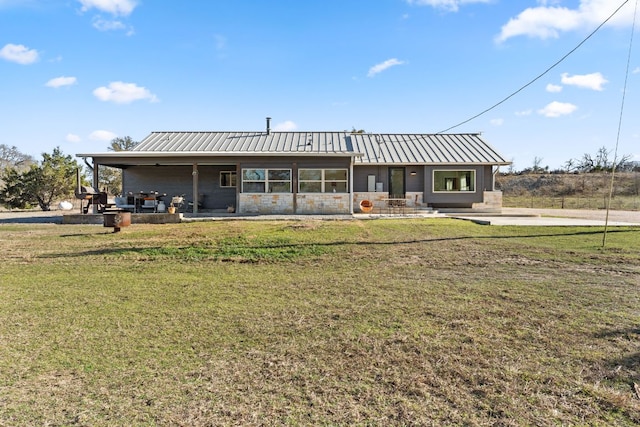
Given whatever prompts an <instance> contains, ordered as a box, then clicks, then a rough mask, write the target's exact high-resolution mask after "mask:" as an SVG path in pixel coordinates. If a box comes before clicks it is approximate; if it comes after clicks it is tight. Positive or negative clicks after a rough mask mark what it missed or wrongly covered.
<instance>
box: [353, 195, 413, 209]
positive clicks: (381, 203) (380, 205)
mask: <svg viewBox="0 0 640 427" xmlns="http://www.w3.org/2000/svg"><path fill="white" fill-rule="evenodd" d="M422 195H423V193H422V192H407V193H406V195H405V199H407V206H408V207H420V206H422ZM388 197H389V193H387V192H381V191H376V192H372V193H370V192H358V193H353V210H354V211H355V212H360V202H361V201H362V200H369V201H371V202H373V210H374V212H377V211H379V210H380V209H385V208H386V207H387V202H386V200H385V199H387V198H388Z"/></svg>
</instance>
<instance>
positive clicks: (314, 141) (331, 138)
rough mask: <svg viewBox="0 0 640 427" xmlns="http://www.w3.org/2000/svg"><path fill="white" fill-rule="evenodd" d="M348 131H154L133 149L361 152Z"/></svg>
mask: <svg viewBox="0 0 640 427" xmlns="http://www.w3.org/2000/svg"><path fill="white" fill-rule="evenodd" d="M348 136H349V134H348V133H346V132H270V133H269V134H267V133H266V132H153V133H151V134H150V135H149V136H147V137H146V138H145V139H144V140H142V141H141V142H140V143H139V144H138V145H137V146H136V147H135V148H134V149H133V150H132V151H133V152H156V153H172V152H176V153H181V154H184V153H206V152H211V153H226V154H238V155H243V154H252V155H253V154H255V155H260V154H263V155H277V154H295V153H301V154H302V153H306V154H313V153H317V154H319V155H321V154H344V155H345V156H349V155H357V154H358V153H355V152H354V151H353V149H352V147H351V144H350V140H349V137H348Z"/></svg>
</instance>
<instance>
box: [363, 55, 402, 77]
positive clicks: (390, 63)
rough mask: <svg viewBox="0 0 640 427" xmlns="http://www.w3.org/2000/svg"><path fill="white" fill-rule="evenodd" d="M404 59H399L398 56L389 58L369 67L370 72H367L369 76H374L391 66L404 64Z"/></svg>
mask: <svg viewBox="0 0 640 427" xmlns="http://www.w3.org/2000/svg"><path fill="white" fill-rule="evenodd" d="M402 64H404V61H399V60H397V59H396V58H391V59H387V60H386V61H384V62H382V63H380V64H376V65H374V66H373V67H371V68H369V73H367V77H373V76H375V75H376V74H378V73H381V72H383V71H384V70H387V69H389V68H391V67H395V66H396V65H402Z"/></svg>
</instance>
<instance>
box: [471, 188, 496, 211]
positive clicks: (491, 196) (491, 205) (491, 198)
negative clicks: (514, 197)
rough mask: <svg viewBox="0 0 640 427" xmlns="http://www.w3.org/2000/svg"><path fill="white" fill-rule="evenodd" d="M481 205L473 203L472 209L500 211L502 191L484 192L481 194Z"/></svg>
mask: <svg viewBox="0 0 640 427" xmlns="http://www.w3.org/2000/svg"><path fill="white" fill-rule="evenodd" d="M482 198H483V199H484V202H483V203H474V204H473V206H472V209H478V210H488V211H501V210H502V191H485V192H483V193H482Z"/></svg>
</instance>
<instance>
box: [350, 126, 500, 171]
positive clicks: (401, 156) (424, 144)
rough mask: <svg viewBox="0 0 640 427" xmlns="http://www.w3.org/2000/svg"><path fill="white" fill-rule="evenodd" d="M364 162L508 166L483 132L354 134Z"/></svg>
mask: <svg viewBox="0 0 640 427" xmlns="http://www.w3.org/2000/svg"><path fill="white" fill-rule="evenodd" d="M351 141H352V144H353V147H354V150H356V151H359V152H361V153H362V154H363V155H362V157H360V158H358V159H356V163H361V164H376V165H383V164H422V165H424V164H491V165H507V164H510V163H511V162H509V161H508V160H505V159H504V158H503V157H502V156H501V155H500V154H499V153H498V152H497V151H496V150H495V149H494V148H493V147H492V146H491V145H489V144H488V143H487V142H486V141H485V140H484V139H482V137H481V135H480V134H470V133H464V134H371V133H364V134H352V135H351Z"/></svg>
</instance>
